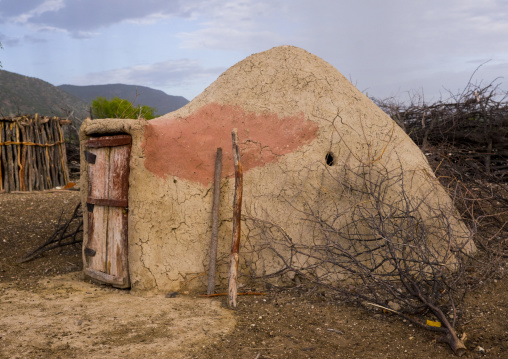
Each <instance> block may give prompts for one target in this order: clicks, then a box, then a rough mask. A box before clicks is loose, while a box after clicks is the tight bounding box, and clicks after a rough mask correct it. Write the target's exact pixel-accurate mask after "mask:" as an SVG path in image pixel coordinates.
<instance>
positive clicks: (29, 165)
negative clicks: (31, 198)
mask: <svg viewBox="0 0 508 359" xmlns="http://www.w3.org/2000/svg"><path fill="white" fill-rule="evenodd" d="M67 123H68V121H66V120H61V119H59V118H58V117H51V118H50V117H40V116H38V115H37V114H36V115H35V116H28V115H26V116H18V117H4V118H0V191H2V192H11V191H41V190H47V189H51V188H54V187H57V186H65V185H66V184H67V183H68V182H69V171H68V169H67V155H66V150H65V138H64V134H63V131H62V125H64V124H67Z"/></svg>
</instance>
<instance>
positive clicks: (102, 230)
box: [84, 135, 132, 288]
mask: <svg viewBox="0 0 508 359" xmlns="http://www.w3.org/2000/svg"><path fill="white" fill-rule="evenodd" d="M131 142H132V140H131V136H129V135H114V136H102V137H93V138H91V139H89V140H88V141H86V142H85V147H86V149H87V150H86V151H85V158H86V161H87V166H88V183H89V186H88V198H87V210H88V238H87V241H86V243H85V248H84V272H85V274H86V275H88V276H89V277H91V278H93V279H96V280H99V281H101V282H104V283H108V284H112V285H113V286H114V287H117V288H128V287H129V286H130V282H129V267H128V258H127V257H128V251H127V245H128V240H127V219H128V216H127V211H128V191H129V158H130V152H131Z"/></svg>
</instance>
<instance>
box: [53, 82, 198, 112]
mask: <svg viewBox="0 0 508 359" xmlns="http://www.w3.org/2000/svg"><path fill="white" fill-rule="evenodd" d="M58 88H59V89H60V90H63V91H66V92H68V93H69V94H71V95H74V96H76V97H78V98H80V99H82V100H83V101H85V102H86V103H88V104H90V103H91V102H92V100H94V99H95V98H97V97H99V96H100V97H106V98H107V99H112V98H113V97H115V96H116V97H119V98H122V99H126V100H129V101H131V102H134V104H135V105H144V106H150V107H155V108H156V109H157V111H156V114H157V115H159V116H160V115H164V114H166V113H168V112H173V111H175V110H178V109H179V108H180V107H183V106H185V105H186V104H187V103H188V102H189V101H188V100H187V99H186V98H184V97H182V96H171V95H168V94H166V93H165V92H163V91H161V90H155V89H152V88H150V87H145V86H136V85H123V84H111V85H91V86H74V85H60V86H58Z"/></svg>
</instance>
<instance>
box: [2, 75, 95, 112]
mask: <svg viewBox="0 0 508 359" xmlns="http://www.w3.org/2000/svg"><path fill="white" fill-rule="evenodd" d="M88 108H89V105H88V104H87V103H86V102H84V101H83V100H81V99H79V98H77V97H75V96H73V95H71V94H69V93H67V92H65V91H62V90H61V89H59V88H57V87H55V86H53V85H51V84H50V83H48V82H46V81H43V80H40V79H37V78H34V77H28V76H23V75H19V74H16V73H13V72H9V71H5V70H0V116H9V115H17V114H35V113H38V114H40V115H44V116H59V117H67V116H68V115H70V114H71V113H72V114H73V116H74V117H76V118H78V119H81V120H83V119H84V118H86V117H88V113H89V110H88Z"/></svg>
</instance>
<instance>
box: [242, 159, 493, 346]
mask: <svg viewBox="0 0 508 359" xmlns="http://www.w3.org/2000/svg"><path fill="white" fill-rule="evenodd" d="M330 176H334V179H335V180H336V183H337V191H336V192H335V193H333V194H330V195H332V196H335V197H336V198H335V202H336V203H343V201H342V200H341V198H340V197H342V196H347V197H348V200H349V202H350V203H351V205H350V206H347V207H345V206H343V205H337V206H336V207H335V208H332V211H331V212H330V211H327V212H323V211H320V210H318V209H317V208H316V204H315V203H312V202H307V203H306V204H305V206H304V208H303V209H300V208H296V207H293V209H295V210H297V211H298V213H299V214H300V216H301V218H302V220H304V221H305V222H306V223H308V225H309V226H311V227H313V228H314V234H315V237H314V239H313V241H312V243H311V244H306V243H302V242H300V241H298V240H295V239H294V238H292V237H291V235H289V234H288V232H287V231H285V230H284V228H283V226H281V225H280V224H278V223H277V222H276V221H275V220H273V221H272V220H266V219H264V220H261V219H259V218H255V217H248V218H247V226H248V227H249V228H250V232H251V233H257V235H258V236H259V238H257V240H258V241H259V242H260V243H262V247H263V248H264V249H263V250H265V251H270V252H271V253H272V254H274V255H275V256H276V257H278V258H279V259H280V260H281V262H282V263H283V266H282V268H280V270H278V271H276V272H274V273H268V274H267V275H266V276H265V278H269V277H274V276H279V275H281V274H284V273H289V272H292V273H295V274H297V275H298V276H299V277H300V278H302V279H305V280H308V281H310V282H312V283H315V284H319V285H321V286H325V287H328V288H330V289H332V290H334V291H337V292H339V293H341V294H342V295H345V296H346V297H348V298H356V299H358V300H359V302H360V303H361V304H363V305H366V306H370V308H371V309H372V308H373V307H382V308H384V309H385V310H389V311H391V312H394V313H396V314H397V315H400V316H402V317H404V318H405V319H407V320H409V321H411V322H413V323H414V324H416V325H419V326H421V327H424V328H426V329H429V330H433V331H437V332H442V333H443V334H445V337H444V340H445V341H446V342H447V343H449V344H450V346H451V348H452V349H453V350H454V352H461V351H463V350H465V346H464V344H463V342H462V341H461V339H460V338H459V336H458V335H457V333H456V332H455V326H456V323H457V319H458V317H459V314H460V313H459V311H458V310H457V303H460V301H461V300H462V298H463V296H464V294H465V293H466V292H467V291H468V290H470V289H471V288H472V286H473V285H474V284H476V282H477V281H472V280H471V278H469V276H468V275H467V273H468V272H469V271H470V269H471V267H474V266H479V265H482V266H489V263H486V262H482V263H480V262H478V261H475V259H474V258H472V257H471V256H470V253H471V250H472V249H471V248H472V247H471V238H470V237H469V238H460V236H458V234H457V233H456V231H454V229H453V228H455V227H454V226H455V225H456V224H453V223H456V220H457V216H458V213H457V211H456V210H455V209H454V208H453V206H449V207H441V208H433V207H432V206H430V205H429V204H428V203H429V201H428V198H416V197H415V196H412V195H411V194H409V193H408V192H407V187H406V184H405V181H408V180H409V178H406V175H405V174H404V173H403V172H402V169H401V168H396V169H393V170H388V169H386V168H383V167H380V166H373V165H371V164H369V165H363V164H361V165H358V166H357V167H355V168H352V167H348V166H345V167H344V169H343V172H342V174H341V175H340V176H336V174H332V173H330ZM329 193H330V192H329ZM394 194H396V195H394ZM432 195H433V194H432ZM325 213H326V214H325ZM473 229H474V228H473ZM472 234H473V233H471V236H472ZM427 319H429V320H431V321H430V322H428V321H427ZM433 322H438V323H440V326H434V325H429V323H433Z"/></svg>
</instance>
